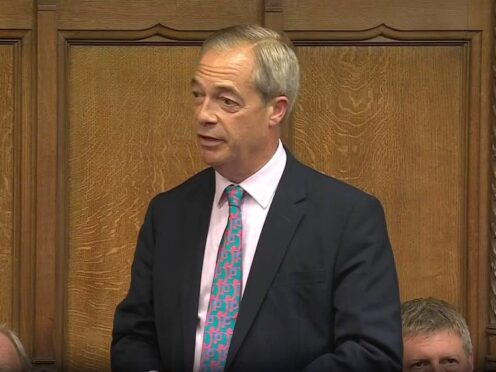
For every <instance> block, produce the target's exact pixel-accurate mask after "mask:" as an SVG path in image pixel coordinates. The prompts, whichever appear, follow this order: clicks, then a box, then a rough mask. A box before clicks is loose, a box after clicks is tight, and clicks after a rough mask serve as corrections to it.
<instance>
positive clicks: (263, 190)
mask: <svg viewBox="0 0 496 372" xmlns="http://www.w3.org/2000/svg"><path fill="white" fill-rule="evenodd" d="M285 166H286V152H285V151H284V148H283V146H282V143H281V142H280V141H279V145H278V147H277V150H276V152H275V153H274V155H273V156H272V158H271V159H270V160H269V161H268V162H267V163H266V164H265V165H264V166H263V167H262V168H261V169H260V170H259V171H258V172H257V173H255V174H253V175H252V176H250V177H248V178H247V179H246V180H244V181H243V182H241V183H240V184H239V185H240V186H241V187H242V188H243V190H245V196H244V198H243V202H242V204H241V219H242V224H243V235H242V241H241V245H242V247H241V248H242V275H243V278H242V282H241V296H242V295H243V293H244V290H245V287H246V285H245V284H246V282H247V280H248V275H249V273H250V268H251V264H252V262H253V257H254V256H255V251H256V248H257V244H258V239H259V238H260V233H261V232H262V228H263V225H264V222H265V218H266V217H267V213H268V211H269V207H270V205H271V203H272V199H273V198H274V194H275V192H276V188H277V185H278V184H279V180H280V179H281V176H282V173H283V171H284V167H285ZM231 184H233V182H231V181H229V180H228V179H226V178H225V177H223V176H221V175H220V174H219V173H217V172H215V195H214V200H213V205H212V214H211V216H210V225H209V228H208V235H207V242H206V245H205V253H204V256H203V268H202V275H201V286H200V298H199V303H198V324H197V327H196V341H195V360H194V366H193V371H195V372H197V371H198V370H199V368H200V359H201V350H202V344H203V331H204V329H205V319H206V317H207V310H208V304H209V300H210V291H211V289H212V281H213V278H214V272H215V264H216V261H217V252H218V250H219V245H220V241H221V239H222V235H223V234H224V230H225V229H226V225H227V219H228V217H229V206H228V203H227V198H226V197H225V195H224V189H225V188H226V187H227V186H229V185H231Z"/></svg>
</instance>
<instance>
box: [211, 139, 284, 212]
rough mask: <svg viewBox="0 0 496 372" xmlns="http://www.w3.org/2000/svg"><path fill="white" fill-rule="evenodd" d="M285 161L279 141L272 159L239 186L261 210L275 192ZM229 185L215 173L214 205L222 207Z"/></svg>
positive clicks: (222, 177)
mask: <svg viewBox="0 0 496 372" xmlns="http://www.w3.org/2000/svg"><path fill="white" fill-rule="evenodd" d="M286 159H287V155H286V151H285V150H284V147H283V146H282V143H281V141H279V145H278V146H277V150H276V152H275V153H274V155H272V158H270V160H269V161H268V162H267V163H266V164H265V165H264V166H263V167H262V168H260V169H259V170H258V171H257V172H256V173H255V174H253V175H251V176H250V177H248V178H247V179H246V180H244V181H243V182H241V183H240V184H239V185H240V186H241V187H242V188H243V190H245V192H247V193H248V194H249V195H250V196H251V197H252V198H253V199H254V200H255V201H256V202H257V203H258V204H259V205H260V206H261V207H262V208H263V209H265V208H267V207H268V206H269V204H270V201H271V200H272V197H273V196H274V194H275V192H276V188H277V185H278V184H279V180H280V179H281V176H282V173H283V172H284V167H285V166H286ZM231 184H233V182H231V181H229V180H228V179H227V178H225V177H224V176H222V175H221V174H220V173H219V172H217V171H215V196H214V203H215V204H214V205H218V206H220V205H222V203H223V202H224V201H225V198H222V196H223V195H224V189H225V188H226V187H227V186H229V185H231Z"/></svg>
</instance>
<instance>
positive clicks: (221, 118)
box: [192, 45, 278, 182]
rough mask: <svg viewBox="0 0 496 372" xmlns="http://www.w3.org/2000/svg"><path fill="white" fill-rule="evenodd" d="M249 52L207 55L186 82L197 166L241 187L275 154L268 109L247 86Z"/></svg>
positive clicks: (251, 66) (238, 50) (251, 63)
mask: <svg viewBox="0 0 496 372" xmlns="http://www.w3.org/2000/svg"><path fill="white" fill-rule="evenodd" d="M254 67H255V62H254V55H253V52H252V50H251V46H249V45H242V46H239V47H235V48H233V49H231V50H229V51H218V50H215V49H211V50H208V51H207V52H206V53H205V54H204V55H203V56H202V58H201V60H200V62H199V63H198V67H197V70H196V73H195V76H194V77H193V80H192V93H193V100H194V113H195V118H196V121H197V142H198V147H199V149H200V154H201V156H202V158H203V160H204V161H205V162H206V163H207V164H209V165H211V166H213V167H214V168H215V169H216V170H217V171H218V172H219V173H221V174H222V175H223V176H224V177H226V178H228V179H231V180H232V181H236V182H241V181H242V180H243V179H244V178H246V177H248V176H250V175H251V174H253V173H255V172H256V171H257V170H258V169H260V168H261V167H262V166H263V165H264V164H265V162H267V161H268V160H269V159H270V157H271V156H272V154H273V153H274V151H275V148H276V146H277V140H278V136H277V135H276V132H275V131H274V128H271V127H270V125H269V117H270V114H271V112H272V109H271V106H270V105H266V104H264V102H263V101H262V99H261V97H260V94H259V93H258V91H257V90H256V89H255V87H254V85H253V70H254Z"/></svg>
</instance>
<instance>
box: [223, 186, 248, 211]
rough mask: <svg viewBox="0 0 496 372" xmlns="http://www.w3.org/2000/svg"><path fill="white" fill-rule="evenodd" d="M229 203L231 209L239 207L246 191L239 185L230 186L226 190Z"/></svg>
mask: <svg viewBox="0 0 496 372" xmlns="http://www.w3.org/2000/svg"><path fill="white" fill-rule="evenodd" d="M225 193H226V196H227V202H228V203H229V206H230V207H239V206H240V205H241V200H242V199H243V196H244V193H245V190H243V188H242V187H241V186H239V185H229V186H227V187H226V190H225Z"/></svg>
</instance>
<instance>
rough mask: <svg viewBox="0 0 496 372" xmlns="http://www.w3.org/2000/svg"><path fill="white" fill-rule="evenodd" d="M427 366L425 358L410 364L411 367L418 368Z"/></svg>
mask: <svg viewBox="0 0 496 372" xmlns="http://www.w3.org/2000/svg"><path fill="white" fill-rule="evenodd" d="M426 366H427V362H426V361H424V360H420V361H418V362H415V363H412V364H410V369H412V370H418V369H422V368H425V367H426Z"/></svg>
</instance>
